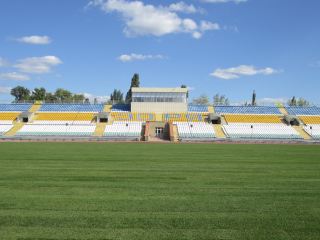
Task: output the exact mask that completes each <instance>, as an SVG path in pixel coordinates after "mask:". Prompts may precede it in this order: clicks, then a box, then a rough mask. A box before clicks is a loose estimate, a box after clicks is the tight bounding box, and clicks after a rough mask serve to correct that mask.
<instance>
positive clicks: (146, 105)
mask: <svg viewBox="0 0 320 240" xmlns="http://www.w3.org/2000/svg"><path fill="white" fill-rule="evenodd" d="M187 111H188V105H187V103H174V102H170V103H163V102H156V103H152V102H132V103H131V112H137V113H182V112H187Z"/></svg>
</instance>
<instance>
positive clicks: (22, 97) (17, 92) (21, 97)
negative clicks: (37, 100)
mask: <svg viewBox="0 0 320 240" xmlns="http://www.w3.org/2000/svg"><path fill="white" fill-rule="evenodd" d="M10 94H11V95H12V96H14V97H15V102H21V101H26V100H29V99H30V90H29V89H28V88H25V87H22V86H17V87H15V88H12V89H11V92H10Z"/></svg>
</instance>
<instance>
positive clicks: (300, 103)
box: [288, 96, 311, 107]
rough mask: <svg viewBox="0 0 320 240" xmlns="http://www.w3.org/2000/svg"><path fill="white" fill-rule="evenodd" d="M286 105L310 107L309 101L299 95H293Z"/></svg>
mask: <svg viewBox="0 0 320 240" xmlns="http://www.w3.org/2000/svg"><path fill="white" fill-rule="evenodd" d="M288 105H289V106H292V107H295V106H298V107H310V106H311V103H310V102H309V101H308V100H306V99H304V98H302V97H300V98H298V99H296V97H295V96H293V97H292V98H291V99H290V100H289V101H288Z"/></svg>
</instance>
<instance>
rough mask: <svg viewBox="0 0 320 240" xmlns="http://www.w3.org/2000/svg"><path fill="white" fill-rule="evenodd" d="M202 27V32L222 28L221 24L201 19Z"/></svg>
mask: <svg viewBox="0 0 320 240" xmlns="http://www.w3.org/2000/svg"><path fill="white" fill-rule="evenodd" d="M200 29H201V31H202V32H205V31H209V30H220V26H219V24H217V23H212V22H208V21H201V25H200Z"/></svg>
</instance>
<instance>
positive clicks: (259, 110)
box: [214, 106, 281, 115]
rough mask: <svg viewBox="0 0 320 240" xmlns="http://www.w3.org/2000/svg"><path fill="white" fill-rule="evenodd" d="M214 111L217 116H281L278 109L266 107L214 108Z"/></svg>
mask: <svg viewBox="0 0 320 240" xmlns="http://www.w3.org/2000/svg"><path fill="white" fill-rule="evenodd" d="M214 109H215V112H216V113H219V114H224V113H232V114H278V115H279V114H281V112H280V110H279V108H277V107H266V106H215V107H214Z"/></svg>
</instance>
